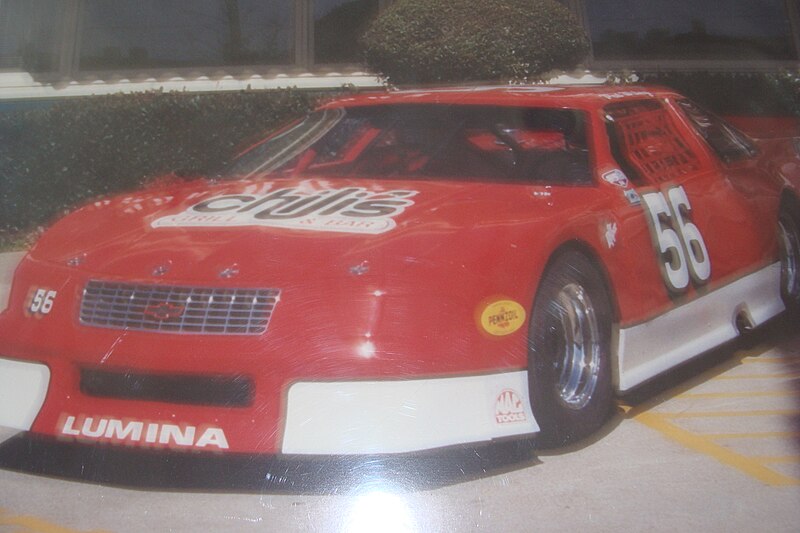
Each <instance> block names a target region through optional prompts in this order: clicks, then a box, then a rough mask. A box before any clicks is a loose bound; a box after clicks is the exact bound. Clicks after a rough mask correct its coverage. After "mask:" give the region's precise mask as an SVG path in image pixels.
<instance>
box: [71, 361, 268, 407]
mask: <svg viewBox="0 0 800 533" xmlns="http://www.w3.org/2000/svg"><path fill="white" fill-rule="evenodd" d="M81 392H82V393H83V394H85V395H87V396H96V397H101V398H116V399H123V400H145V401H152V402H166V403H178V404H191V405H212V406H224V407H247V406H249V405H252V403H253V395H254V393H255V385H254V384H253V380H252V379H251V378H249V377H247V376H243V375H236V376H197V375H184V374H141V373H136V372H109V371H105V370H96V369H89V368H83V369H81Z"/></svg>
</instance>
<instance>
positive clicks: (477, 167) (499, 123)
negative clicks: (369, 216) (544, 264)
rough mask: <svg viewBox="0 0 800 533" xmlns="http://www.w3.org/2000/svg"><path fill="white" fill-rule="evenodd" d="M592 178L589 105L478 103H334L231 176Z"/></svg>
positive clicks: (237, 164)
mask: <svg viewBox="0 0 800 533" xmlns="http://www.w3.org/2000/svg"><path fill="white" fill-rule="evenodd" d="M267 173H278V174H282V175H291V176H298V175H325V176H363V175H369V176H370V177H378V178H380V177H392V176H404V177H417V178H427V179H436V178H437V177H440V178H447V179H476V180H480V179H488V180H496V181H520V182H541V181H544V182H548V183H563V184H585V183H589V182H591V176H592V174H591V172H590V165H589V151H588V146H587V142H586V128H585V119H584V113H583V112H580V111H574V110H566V109H545V108H524V107H502V106H480V105H461V106H456V105H450V106H445V105H416V104H407V105H394V106H391V105H374V106H364V107H352V108H342V109H335V110H334V109H328V110H324V111H321V112H317V113H315V114H313V115H311V116H310V117H309V118H308V119H306V120H305V121H303V122H302V123H300V124H299V125H298V126H296V127H295V128H292V129H290V130H288V131H286V132H284V133H282V134H280V135H277V136H275V137H274V138H271V139H268V140H267V141H265V142H263V143H262V144H260V145H258V146H257V147H256V148H254V149H252V150H250V151H248V152H247V153H245V154H243V155H242V156H241V157H240V158H239V159H237V160H236V161H234V162H233V164H232V165H231V166H230V167H229V168H228V169H227V170H226V171H225V172H224V174H225V175H227V176H231V177H250V176H254V175H265V174H267Z"/></svg>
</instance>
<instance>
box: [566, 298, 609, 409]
mask: <svg viewBox="0 0 800 533" xmlns="http://www.w3.org/2000/svg"><path fill="white" fill-rule="evenodd" d="M556 307H557V309H558V315H559V321H560V331H556V332H554V333H555V334H556V335H560V336H561V338H560V339H558V342H557V343H556V345H557V346H558V348H559V350H560V355H557V356H556V360H555V364H556V366H557V372H558V382H557V388H558V394H559V396H560V397H561V400H562V401H563V402H564V403H565V404H566V405H567V407H569V408H571V409H582V408H584V407H586V405H587V404H588V403H589V401H590V400H591V399H592V396H593V394H594V392H595V389H596V388H597V379H598V374H599V372H600V352H601V346H600V332H599V329H598V325H597V316H596V314H595V310H594V307H593V306H592V302H591V300H590V299H589V295H588V294H587V292H586V290H585V289H584V288H583V287H581V286H580V285H578V284H576V283H570V284H569V285H566V286H565V287H564V288H563V289H561V291H560V292H559V293H558V295H557V297H556Z"/></svg>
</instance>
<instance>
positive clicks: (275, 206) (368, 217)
mask: <svg viewBox="0 0 800 533" xmlns="http://www.w3.org/2000/svg"><path fill="white" fill-rule="evenodd" d="M416 194H417V191H412V190H392V191H384V192H372V191H368V190H367V189H365V188H363V187H347V188H344V189H322V190H317V191H312V192H308V191H307V190H301V189H300V188H297V187H290V188H285V189H278V190H275V191H271V192H269V193H268V194H261V195H256V194H230V195H224V196H215V197H213V198H209V199H208V200H203V201H202V202H199V203H197V204H195V205H193V206H192V207H190V208H189V209H187V210H186V211H184V212H183V213H179V214H177V215H170V216H166V217H162V218H159V219H156V220H154V221H153V222H152V223H151V226H152V227H154V228H165V227H234V226H269V227H275V228H289V229H299V230H311V231H335V232H344V233H366V234H373V235H375V234H379V233H385V232H387V231H390V230H392V229H394V228H395V227H396V226H397V223H396V222H395V220H394V217H396V216H397V215H399V214H400V213H402V212H403V211H405V209H406V208H407V207H410V206H412V205H414V201H413V200H412V199H411V198H412V197H413V196H415V195H416Z"/></svg>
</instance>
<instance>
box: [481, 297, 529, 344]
mask: <svg viewBox="0 0 800 533" xmlns="http://www.w3.org/2000/svg"><path fill="white" fill-rule="evenodd" d="M523 324H525V308H524V307H522V306H521V305H520V304H518V303H517V302H515V301H513V300H498V301H496V302H492V303H490V304H489V305H487V306H486V308H484V310H483V312H482V313H481V326H483V329H484V330H485V331H486V332H487V333H489V334H490V335H496V336H502V335H509V334H511V333H514V332H515V331H517V330H518V329H519V328H521V327H522V326H523Z"/></svg>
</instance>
